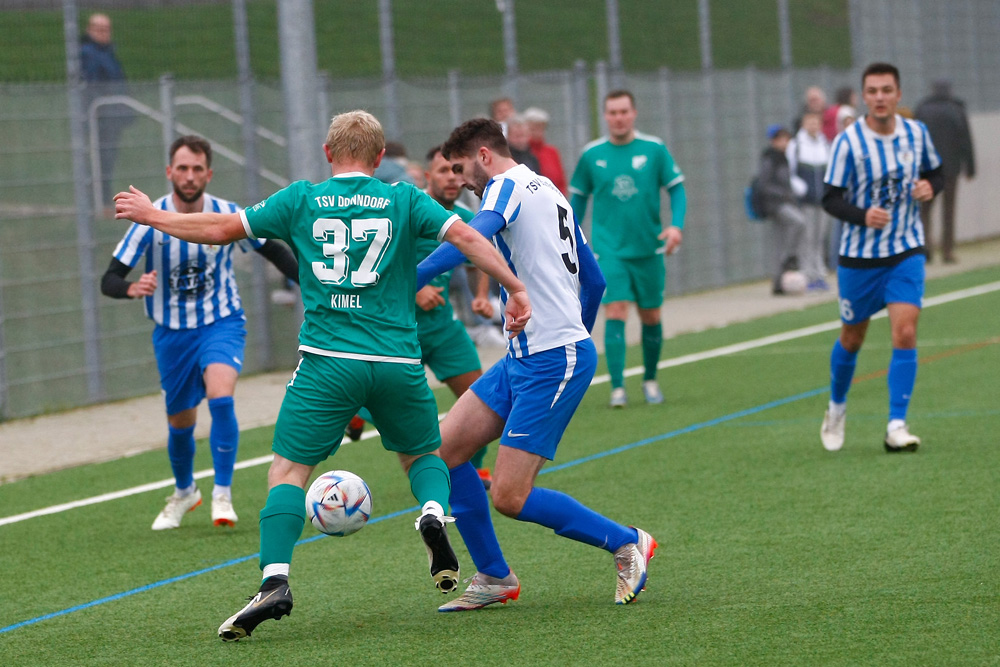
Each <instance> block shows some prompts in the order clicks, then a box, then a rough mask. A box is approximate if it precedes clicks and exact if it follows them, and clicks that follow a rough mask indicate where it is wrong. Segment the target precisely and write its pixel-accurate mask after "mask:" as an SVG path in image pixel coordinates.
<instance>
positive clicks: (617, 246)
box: [569, 132, 684, 259]
mask: <svg viewBox="0 0 1000 667" xmlns="http://www.w3.org/2000/svg"><path fill="white" fill-rule="evenodd" d="M683 180H684V174H682V173H681V170H680V169H679V168H678V167H677V165H676V164H674V158H673V157H672V156H671V155H670V151H668V150H667V147H666V146H664V145H663V142H662V141H660V140H659V139H658V138H656V137H652V136H649V135H646V134H641V133H639V132H636V133H635V139H633V140H632V141H631V142H629V143H627V144H625V145H623V146H617V145H615V144H613V143H611V141H610V140H609V139H608V138H607V137H602V138H601V139H598V140H597V141H593V142H591V143H589V144H587V145H586V146H585V147H584V150H583V155H581V156H580V161H579V162H578V163H577V165H576V171H574V172H573V178H572V180H571V181H570V187H569V189H570V192H572V193H573V194H577V195H583V196H585V197H587V196H590V195H593V197H594V213H593V216H592V220H593V225H592V230H591V235H590V241H591V245H592V246H593V248H594V254H596V255H598V256H601V255H613V256H615V257H618V258H621V259H634V258H639V257H650V256H652V255H655V254H656V253H657V251H660V248H662V247H663V241H661V240H659V239H658V238H657V236H658V235H659V233H660V232H661V231H662V230H663V225H662V223H661V222H660V188H671V187H673V186H675V185H677V184H678V183H680V182H681V181H683Z"/></svg>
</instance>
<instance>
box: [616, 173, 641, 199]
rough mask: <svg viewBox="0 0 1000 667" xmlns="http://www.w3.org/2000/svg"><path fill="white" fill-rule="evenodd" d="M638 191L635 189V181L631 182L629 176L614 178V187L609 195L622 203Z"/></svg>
mask: <svg viewBox="0 0 1000 667" xmlns="http://www.w3.org/2000/svg"><path fill="white" fill-rule="evenodd" d="M638 192H639V189H638V188H636V187H635V181H633V180H632V177H631V176H624V175H623V176H618V177H617V178H615V187H614V189H612V190H611V194H613V195H614V196H615V197H618V199H620V200H622V201H628V200H629V199H631V198H632V197H633V196H635V195H636V193H638Z"/></svg>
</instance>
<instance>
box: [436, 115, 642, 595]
mask: <svg viewBox="0 0 1000 667" xmlns="http://www.w3.org/2000/svg"><path fill="white" fill-rule="evenodd" d="M442 153H443V154H444V155H445V156H446V157H447V158H448V159H449V160H450V161H451V164H452V169H453V170H454V171H455V173H456V174H457V175H458V177H459V179H460V181H461V182H462V183H463V185H464V186H465V187H466V188H468V189H470V190H472V191H473V192H475V194H476V195H478V196H480V197H482V207H481V208H480V210H479V212H478V213H477V214H476V217H475V218H473V220H472V223H471V224H472V226H473V227H475V228H476V229H478V230H479V231H480V232H481V233H482V234H483V235H484V236H486V237H487V238H491V239H493V243H494V244H495V245H496V247H497V249H499V251H500V254H501V255H502V256H503V257H504V259H505V260H506V261H507V264H508V266H510V269H511V271H513V272H514V273H515V274H516V275H517V276H518V278H520V279H521V281H522V282H523V283H524V285H525V287H526V288H527V290H528V293H529V294H530V295H531V302H532V317H531V320H530V321H529V322H528V324H527V325H526V326H525V327H524V330H523V331H522V332H520V333H518V334H517V335H511V336H510V339H509V343H508V354H507V356H506V357H504V358H503V359H501V360H500V361H498V362H497V363H496V364H495V365H494V366H493V367H492V368H490V369H489V370H488V371H487V372H486V373H485V374H484V375H483V376H482V377H481V378H480V379H479V380H477V381H476V382H475V383H473V385H472V387H471V389H470V391H467V392H466V393H465V394H463V395H462V396H461V397H460V398H459V399H458V402H456V403H455V406H454V407H453V408H452V409H451V411H449V412H448V415H447V416H446V417H445V419H444V421H443V422H442V423H441V456H442V458H444V460H445V463H447V464H448V467H449V469H450V471H451V506H452V513H453V514H454V516H455V519H456V526H457V527H458V530H459V532H460V533H461V534H462V538H463V539H464V540H465V544H466V546H467V547H468V549H469V554H470V555H471V556H472V560H473V561H474V562H475V564H476V575H475V576H474V577H473V579H472V581H471V583H470V585H469V587H468V589H467V590H466V591H465V593H463V594H462V595H461V596H460V597H458V598H457V599H455V600H453V601H451V602H449V603H447V604H445V605H442V606H441V607H440V608H439V609H440V610H441V611H466V610H472V609H479V608H482V607H484V606H486V605H489V604H494V603H504V602H506V601H508V600H512V599H516V598H517V597H518V595H519V594H520V583H519V581H518V579H517V577H516V576H515V575H514V573H513V572H512V571H511V569H510V567H509V566H508V564H507V562H506V560H505V559H504V556H503V552H502V551H501V549H500V545H499V542H498V541H497V538H496V534H495V533H494V530H493V524H492V521H491V519H490V508H489V499H488V498H487V495H486V491H485V490H484V489H483V486H482V484H481V483H480V481H479V476H478V475H477V474H476V470H475V468H474V467H473V466H472V464H471V463H469V459H470V458H471V457H472V455H473V454H474V453H475V452H476V451H478V450H479V449H480V448H481V447H483V446H484V445H486V444H488V443H489V442H491V441H493V440H496V439H497V438H499V439H500V447H499V450H498V453H497V460H496V468H495V470H494V481H493V485H492V487H491V490H490V496H491V497H492V499H493V505H494V507H495V508H496V509H497V510H498V511H500V512H501V513H503V514H505V515H507V516H509V517H512V518H515V519H517V520H519V521H526V522H531V523H537V524H541V525H543V526H546V527H548V528H551V529H552V530H554V531H555V532H556V534H558V535H562V536H564V537H568V538H570V539H573V540H576V541H579V542H583V543H584V544H589V545H591V546H595V547H598V548H601V549H604V550H606V551H608V552H610V553H612V554H613V555H614V559H615V562H616V566H617V572H618V585H617V590H616V596H615V600H616V602H618V603H619V604H625V603H628V602H631V601H632V600H634V599H635V596H636V595H638V594H639V592H640V591H641V590H642V587H643V585H644V583H645V581H646V565H647V563H648V561H649V559H650V558H651V557H652V555H653V550H654V548H655V547H656V542H655V540H653V538H652V537H651V536H650V535H649V534H648V533H646V532H644V531H642V530H638V529H636V528H633V527H629V526H624V525H622V524H620V523H617V522H615V521H612V520H611V519H608V518H606V517H604V516H602V515H600V514H598V513H597V512H595V511H594V510H592V509H590V508H588V507H585V506H584V505H583V504H581V503H580V502H578V501H577V500H575V499H574V498H572V497H570V496H568V495H566V494H565V493H561V492H559V491H552V490H550V489H543V488H540V487H536V486H535V485H534V482H535V477H536V476H537V475H538V472H539V471H540V470H541V468H542V466H543V465H544V464H545V462H546V461H549V460H552V459H553V458H555V454H556V448H557V446H558V444H559V440H560V439H561V438H562V435H563V432H564V431H565V429H566V426H567V425H568V424H569V421H570V418H571V417H572V416H573V413H574V412H575V410H576V408H577V406H578V405H579V404H580V400H581V399H582V398H583V395H584V392H585V391H586V390H587V387H589V386H590V382H591V380H592V379H593V376H594V369H595V368H596V366H597V352H596V350H595V348H594V343H593V341H592V340H591V338H590V330H591V328H592V327H593V324H594V319H595V318H596V315H597V310H598V308H599V306H600V300H601V296H602V294H603V293H604V287H605V281H604V277H603V276H602V275H601V271H600V269H599V268H598V266H597V261H596V259H595V258H594V255H593V253H592V252H591V251H590V248H589V246H588V245H587V242H586V239H585V238H584V236H583V234H582V232H581V231H580V228H579V226H578V225H577V224H576V221H575V218H574V216H573V210H572V208H571V207H570V205H569V202H568V201H566V198H565V197H564V196H563V195H562V193H561V192H560V191H559V190H558V189H557V188H556V187H555V186H554V185H553V184H552V182H551V181H550V180H549V179H547V178H545V177H544V176H540V175H538V174H536V173H534V172H533V171H531V170H530V169H529V168H528V167H526V166H524V165H519V164H517V163H516V162H515V161H514V160H513V159H512V158H511V154H510V150H509V148H508V145H507V140H506V139H505V138H504V135H503V130H502V129H501V127H500V125H499V124H498V123H496V122H495V121H491V120H487V119H474V120H470V121H467V122H466V123H464V124H463V125H461V126H459V127H458V128H456V129H455V130H454V131H453V132H452V134H451V136H450V137H449V138H448V141H447V142H446V143H445V144H444V147H443V148H442ZM461 259H462V258H461V255H460V254H459V253H458V252H456V251H455V250H454V248H453V247H449V244H444V245H442V247H441V248H439V249H438V250H436V251H435V252H434V253H432V254H431V255H430V256H429V257H428V258H427V259H425V260H424V261H423V262H421V264H420V265H419V267H418V271H417V277H418V284H421V283H424V282H426V281H427V280H428V279H429V278H430V277H432V276H434V275H436V274H438V273H440V272H442V271H446V270H448V269H449V268H451V267H452V266H455V265H456V264H457V263H458V262H459V261H461ZM504 298H506V295H505V294H504V293H503V292H501V299H504Z"/></svg>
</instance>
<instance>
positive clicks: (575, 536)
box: [462, 487, 639, 553]
mask: <svg viewBox="0 0 1000 667" xmlns="http://www.w3.org/2000/svg"><path fill="white" fill-rule="evenodd" d="M484 495H485V494H484ZM517 520H518V521H530V522H531V523H537V524H539V525H542V526H545V527H546V528H551V529H552V530H554V531H555V532H556V535H562V536H563V537H568V538H569V539H571V540H576V541H577V542H583V543H584V544H589V545H590V546H592V547H598V548H600V549H606V550H607V551H610V552H612V553H614V552H615V551H616V550H617V549H618V548H619V547H622V546H624V545H626V544H631V543H632V542H636V541H638V539H639V535H638V533H637V532H636V530H635V528H629V527H627V526H623V525H621V524H620V523H617V522H615V521H612V520H611V519H608V518H607V517H604V516H602V515H600V514H598V513H597V512H595V511H594V510H592V509H590V508H589V507H586V506H585V505H583V504H582V503H580V502H579V501H578V500H576V499H575V498H573V497H571V496H568V495H566V494H565V493H562V492H560V491H553V490H552V489H542V488H538V487H535V488H534V489H532V490H531V493H529V494H528V499H527V500H526V501H525V502H524V507H522V508H521V513H520V514H519V515H518V516H517ZM462 536H463V537H465V535H464V534H463V535H462Z"/></svg>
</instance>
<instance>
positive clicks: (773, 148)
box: [757, 125, 806, 295]
mask: <svg viewBox="0 0 1000 667" xmlns="http://www.w3.org/2000/svg"><path fill="white" fill-rule="evenodd" d="M791 137H792V135H791V133H790V132H789V131H788V128H786V127H783V126H781V125H771V126H770V127H768V128H767V138H768V141H770V145H769V146H768V147H767V149H766V150H765V151H764V153H763V154H762V155H761V156H760V168H759V169H758V171H757V178H758V182H759V187H760V189H761V192H762V193H763V200H764V217H766V218H768V219H769V220H771V222H773V223H774V232H773V233H774V243H772V248H773V253H774V255H773V257H774V260H773V267H774V285H773V287H772V292H773V293H774V294H776V295H779V294H784V293H785V290H784V289H783V288H782V287H781V274H783V273H784V272H785V271H789V270H792V269H795V268H797V267H798V260H799V257H800V256H801V247H802V239H803V237H804V234H805V227H806V221H805V218H804V217H803V216H802V211H801V210H799V205H798V198H797V197H796V196H795V193H794V191H793V190H792V178H791V175H792V174H791V170H790V168H789V166H788V158H787V157H786V156H785V150H786V149H787V148H788V142H789V141H790V140H791Z"/></svg>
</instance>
